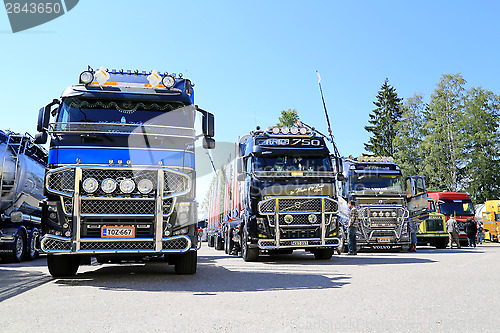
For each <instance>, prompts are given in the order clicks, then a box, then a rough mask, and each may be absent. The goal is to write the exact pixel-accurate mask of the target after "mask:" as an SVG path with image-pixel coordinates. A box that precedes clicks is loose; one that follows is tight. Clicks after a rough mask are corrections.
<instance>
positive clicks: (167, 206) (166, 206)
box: [163, 199, 174, 215]
mask: <svg viewBox="0 0 500 333" xmlns="http://www.w3.org/2000/svg"><path fill="white" fill-rule="evenodd" d="M173 203H174V199H167V200H163V214H164V215H169V214H171V213H172V209H173Z"/></svg>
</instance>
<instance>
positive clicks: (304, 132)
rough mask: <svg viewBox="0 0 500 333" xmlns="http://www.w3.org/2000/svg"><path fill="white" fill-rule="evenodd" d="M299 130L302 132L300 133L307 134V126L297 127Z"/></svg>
mask: <svg viewBox="0 0 500 333" xmlns="http://www.w3.org/2000/svg"><path fill="white" fill-rule="evenodd" d="M299 132H300V134H302V135H306V134H307V128H305V127H301V128H300V129H299Z"/></svg>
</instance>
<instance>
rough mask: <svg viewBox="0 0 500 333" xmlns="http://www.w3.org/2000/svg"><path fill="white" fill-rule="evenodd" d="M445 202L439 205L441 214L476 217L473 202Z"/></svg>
mask: <svg viewBox="0 0 500 333" xmlns="http://www.w3.org/2000/svg"><path fill="white" fill-rule="evenodd" d="M443 201H445V202H443V203H440V204H439V209H440V210H441V214H444V215H453V214H455V215H459V216H460V215H469V216H472V215H474V207H473V206H472V201H471V200H463V201H458V202H454V201H453V202H447V201H448V200H446V199H445V200H443Z"/></svg>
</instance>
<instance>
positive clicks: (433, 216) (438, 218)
mask: <svg viewBox="0 0 500 333" xmlns="http://www.w3.org/2000/svg"><path fill="white" fill-rule="evenodd" d="M427 202H428V205H429V206H428V207H429V218H428V219H427V220H425V221H424V222H422V223H420V226H419V228H418V231H417V244H418V245H431V246H435V247H436V248H438V249H445V248H446V246H447V245H448V232H447V230H446V218H445V216H444V215H443V214H440V213H438V212H437V210H436V200H434V199H433V198H427Z"/></svg>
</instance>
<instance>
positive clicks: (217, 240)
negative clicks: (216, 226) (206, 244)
mask: <svg viewBox="0 0 500 333" xmlns="http://www.w3.org/2000/svg"><path fill="white" fill-rule="evenodd" d="M215 249H216V250H217V251H220V250H224V241H223V240H222V236H215Z"/></svg>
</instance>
